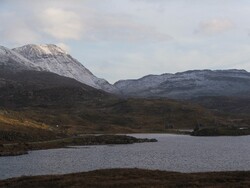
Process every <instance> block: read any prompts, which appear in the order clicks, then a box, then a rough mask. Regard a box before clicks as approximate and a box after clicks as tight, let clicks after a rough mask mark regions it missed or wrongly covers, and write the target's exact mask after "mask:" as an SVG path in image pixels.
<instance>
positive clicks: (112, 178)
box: [0, 169, 250, 188]
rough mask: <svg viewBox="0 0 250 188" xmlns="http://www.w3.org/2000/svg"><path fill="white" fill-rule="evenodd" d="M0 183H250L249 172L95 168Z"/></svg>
mask: <svg viewBox="0 0 250 188" xmlns="http://www.w3.org/2000/svg"><path fill="white" fill-rule="evenodd" d="M0 187H18V188H22V187H25V188H29V187H32V188H34V187H36V188H42V187H53V188H57V187H60V188H62V187H91V188H96V187H102V188H105V187H109V188H112V187H119V188H123V187H124V188H127V187H130V188H131V187H144V188H149V187H150V188H152V187H157V188H158V187H164V188H165V187H185V188H186V187H220V188H222V187H250V172H209V173H189V174H185V173H176V172H165V171H151V170H140V169H111V170H97V171H92V172H84V173H78V174H69V175H54V176H36V177H21V178H14V179H9V180H4V181H0Z"/></svg>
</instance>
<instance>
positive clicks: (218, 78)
mask: <svg viewBox="0 0 250 188" xmlns="http://www.w3.org/2000/svg"><path fill="white" fill-rule="evenodd" d="M114 85H115V86H116V87H117V88H118V89H119V90H120V92H121V93H122V94H123V95H124V96H132V97H168V98H174V99H189V98H195V97H199V96H247V95H249V94H250V73H249V72H247V71H245V70H236V69H232V70H215V71H212V70H194V71H186V72H181V73H176V74H162V75H148V76H145V77H143V78H140V79H137V80H121V81H118V82H116V83H115V84H114Z"/></svg>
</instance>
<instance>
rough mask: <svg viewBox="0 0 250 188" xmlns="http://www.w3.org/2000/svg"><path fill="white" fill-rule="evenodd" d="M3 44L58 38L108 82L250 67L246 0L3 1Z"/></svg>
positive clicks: (0, 27)
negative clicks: (167, 74)
mask: <svg viewBox="0 0 250 188" xmlns="http://www.w3.org/2000/svg"><path fill="white" fill-rule="evenodd" d="M0 36H1V40H0V41H1V42H0V45H3V46H6V47H9V48H14V47H17V46H22V45H25V44H30V43H33V44H47V43H49V44H51V43H53V44H57V45H59V46H61V47H62V48H64V49H66V50H67V51H68V52H69V53H70V54H71V55H72V56H73V57H75V58H76V59H78V60H79V61H80V62H81V63H82V64H83V65H84V66H85V67H87V68H88V69H90V71H92V72H93V73H94V74H95V75H96V76H98V77H102V78H105V79H107V80H108V81H110V82H111V83H113V82H115V81H117V80H120V79H127V78H139V77H141V76H144V75H147V74H162V73H174V72H180V71H185V70H190V69H231V68H237V69H246V70H248V71H250V1H249V0H81V1H80V0H42V1H38V0H37V1H35V0H0Z"/></svg>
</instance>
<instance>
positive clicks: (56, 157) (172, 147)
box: [0, 134, 250, 179]
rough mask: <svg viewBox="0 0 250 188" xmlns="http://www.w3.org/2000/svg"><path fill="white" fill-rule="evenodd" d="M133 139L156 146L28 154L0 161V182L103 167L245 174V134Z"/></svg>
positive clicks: (249, 141)
mask: <svg viewBox="0 0 250 188" xmlns="http://www.w3.org/2000/svg"><path fill="white" fill-rule="evenodd" d="M133 136H136V137H141V138H156V139H158V142H156V143H141V144H132V145H111V146H88V147H86V146H84V147H72V148H63V149H51V150H40V151H30V152H29V154H28V155H22V156H14V157H0V179H6V178H10V177H19V176H23V175H25V176H28V175H45V174H65V173H72V172H83V171H90V170H96V169H105V168H144V169H159V170H167V171H178V172H206V171H235V170H250V136H240V137H192V136H187V135H169V134H134V135H133Z"/></svg>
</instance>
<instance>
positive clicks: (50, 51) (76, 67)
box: [0, 44, 118, 93]
mask: <svg viewBox="0 0 250 188" xmlns="http://www.w3.org/2000/svg"><path fill="white" fill-rule="evenodd" d="M6 51H7V52H6ZM9 59H10V60H11V61H14V63H12V64H13V66H11V64H10V61H9ZM0 66H1V67H5V69H6V67H7V68H8V70H11V71H13V72H15V71H22V70H37V71H45V72H52V73H56V74H58V75H61V76H66V77H69V78H73V79H76V80H77V81H79V82H81V83H84V84H87V85H89V86H91V87H94V88H96V89H100V90H104V91H106V92H109V93H117V92H118V91H117V90H116V88H115V87H114V86H113V85H111V84H110V83H108V81H106V80H105V79H101V78H98V77H96V76H95V75H94V74H92V73H91V72H90V71H89V70H88V69H87V68H85V67H84V66H83V65H82V64H81V63H80V62H79V61H77V60H76V59H74V58H73V57H72V56H70V55H69V54H68V53H67V52H66V51H64V50H62V49H61V48H60V47H58V46H56V45H54V44H44V45H35V44H28V45H24V46H22V47H18V48H14V49H12V50H11V49H7V48H5V47H1V48H0ZM19 66H20V67H19Z"/></svg>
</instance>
